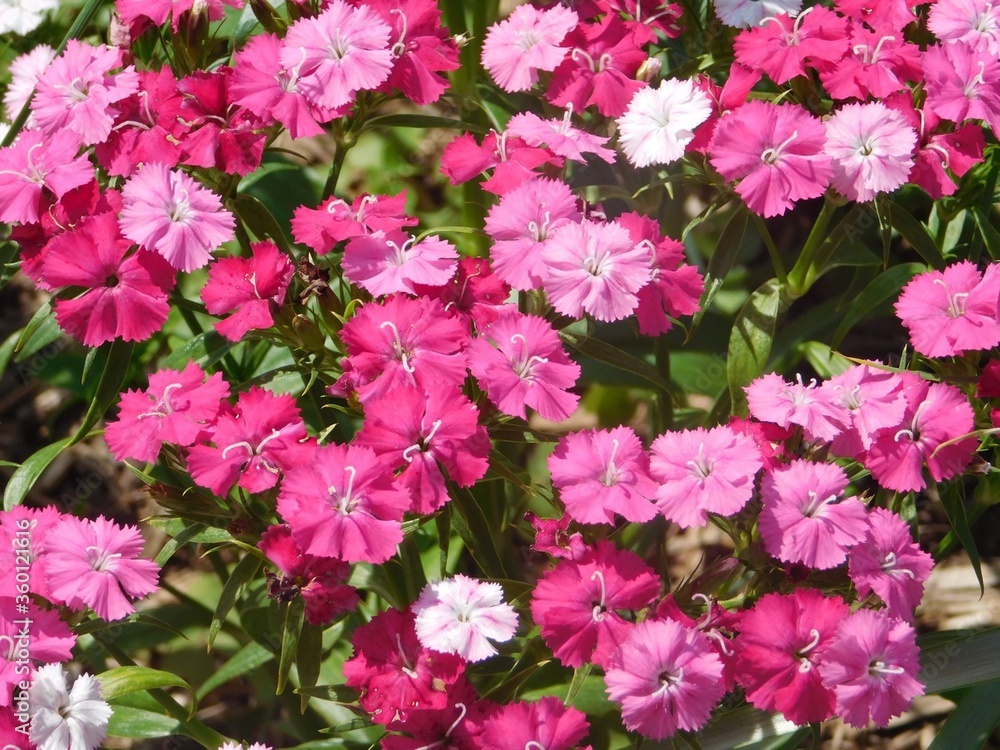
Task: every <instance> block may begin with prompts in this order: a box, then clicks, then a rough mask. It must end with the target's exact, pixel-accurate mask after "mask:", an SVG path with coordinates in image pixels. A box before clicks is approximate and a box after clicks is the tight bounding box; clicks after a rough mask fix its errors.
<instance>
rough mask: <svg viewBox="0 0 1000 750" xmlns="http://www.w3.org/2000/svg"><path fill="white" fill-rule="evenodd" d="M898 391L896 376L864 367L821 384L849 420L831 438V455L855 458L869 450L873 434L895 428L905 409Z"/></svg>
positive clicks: (903, 400) (904, 403)
mask: <svg viewBox="0 0 1000 750" xmlns="http://www.w3.org/2000/svg"><path fill="white" fill-rule="evenodd" d="M902 389H903V380H902V379H901V378H900V377H899V375H897V374H896V373H894V372H888V371H885V370H876V369H873V368H871V367H869V366H868V365H860V366H855V367H851V368H850V369H848V370H846V371H844V372H842V373H841V374H839V375H835V376H834V377H832V378H830V379H829V380H827V381H826V382H825V383H823V385H821V386H820V390H821V391H824V392H826V393H827V394H828V397H829V401H830V402H831V403H832V404H834V405H836V406H840V407H841V408H842V409H843V410H844V412H843V414H844V417H845V418H846V419H849V420H850V423H849V426H848V427H847V429H845V430H844V431H843V432H841V433H840V434H839V435H837V437H835V438H834V440H833V446H832V450H833V452H834V453H836V454H837V455H838V456H848V457H850V458H855V457H857V456H858V455H859V454H860V453H861V452H862V451H864V450H867V449H868V448H869V447H870V446H871V442H872V433H874V432H875V430H879V429H882V428H883V427H892V426H893V425H897V424H899V422H900V420H902V418H903V411H904V409H905V408H906V401H905V399H904V398H903V393H902Z"/></svg>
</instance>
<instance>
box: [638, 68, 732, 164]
mask: <svg viewBox="0 0 1000 750" xmlns="http://www.w3.org/2000/svg"><path fill="white" fill-rule="evenodd" d="M711 114H712V105H711V102H710V101H709V99H708V96H707V95H706V94H705V92H703V91H701V90H700V89H699V88H697V87H696V86H695V84H694V81H691V80H682V79H678V78H667V79H664V80H663V81H661V82H660V85H659V86H658V87H656V88H653V87H651V86H650V87H647V88H644V89H642V90H640V91H638V92H636V94H635V96H633V97H632V101H631V102H629V105H628V109H627V110H626V111H625V114H624V115H622V116H621V117H619V118H618V140H619V143H620V144H621V147H622V150H623V151H624V152H625V156H627V157H628V160H629V162H631V163H632V165H633V166H636V167H649V166H653V165H660V164H670V163H671V162H673V161H677V160H678V159H680V158H681V157H682V156H684V149H685V148H686V147H687V145H688V144H689V143H691V141H692V140H694V130H695V128H697V127H698V126H699V125H701V124H702V123H703V122H705V121H706V120H707V119H708V118H709V116H710V115H711Z"/></svg>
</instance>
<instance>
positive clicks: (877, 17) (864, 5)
mask: <svg viewBox="0 0 1000 750" xmlns="http://www.w3.org/2000/svg"><path fill="white" fill-rule="evenodd" d="M833 4H834V7H835V8H836V9H837V11H838V12H840V13H843V14H844V15H845V16H848V17H849V18H850V19H853V20H854V21H858V22H862V23H866V24H868V25H869V26H871V27H872V28H873V29H882V30H884V31H886V32H888V33H893V32H897V33H900V35H902V31H903V27H904V26H906V25H907V24H909V23H910V22H912V21H913V18H914V16H913V11H912V10H911V8H912V7H914V6H916V5H917V4H918V3H917V2H916V0H834V3H833Z"/></svg>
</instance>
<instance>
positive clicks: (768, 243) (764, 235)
mask: <svg viewBox="0 0 1000 750" xmlns="http://www.w3.org/2000/svg"><path fill="white" fill-rule="evenodd" d="M750 218H751V219H753V223H754V226H755V227H757V232H758V233H759V234H760V237H761V239H762V240H764V246H765V247H767V254H768V255H770V256H771V265H773V266H774V275H775V276H776V277H777V279H778V281H779V282H780V283H781V285H782V286H787V285H788V274H787V273H786V272H785V264H784V263H782V262H781V255H780V253H778V248H777V246H776V245H775V244H774V239H773V238H772V237H771V233H770V232H769V231H767V224H765V223H764V220H763V219H761V218H760V217H759V216H758V215H757V214H755V213H752V212H751V214H750Z"/></svg>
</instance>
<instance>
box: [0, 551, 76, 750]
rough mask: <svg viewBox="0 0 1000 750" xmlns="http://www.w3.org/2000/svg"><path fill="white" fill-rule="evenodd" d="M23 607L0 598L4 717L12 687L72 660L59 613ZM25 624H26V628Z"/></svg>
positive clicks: (72, 639) (71, 640) (0, 707)
mask: <svg viewBox="0 0 1000 750" xmlns="http://www.w3.org/2000/svg"><path fill="white" fill-rule="evenodd" d="M66 541H67V540H64V542H66ZM81 541H82V540H80V539H78V538H75V537H74V538H72V539H71V540H68V543H69V544H71V545H73V546H79V544H80V542H81ZM23 606H24V605H23V604H19V603H18V600H17V599H15V598H14V597H13V596H0V643H3V644H4V648H3V650H0V715H4V714H7V713H8V711H9V709H7V707H8V706H11V705H12V698H13V693H14V686H15V685H17V683H19V682H21V681H22V680H25V679H28V677H29V676H30V675H31V674H33V673H34V672H35V671H36V667H37V666H38V665H39V664H51V663H54V662H62V661H68V660H69V659H72V658H73V645H74V644H75V643H76V636H75V635H74V634H73V633H72V632H71V631H70V629H69V628H68V627H67V626H66V623H64V622H63V621H62V619H60V617H59V613H58V612H56V611H54V610H51V609H42V608H41V607H39V606H37V605H36V604H35V603H34V602H33V601H29V602H28V606H27V610H24V609H22V607H23ZM25 620H27V621H28V623H29V624H28V625H27V627H26V626H25ZM22 650H25V651H27V659H26V660H25V661H22V660H21V659H20V657H21V656H22V654H21V653H19V652H21V651H22ZM25 667H27V669H28V670H29V671H28V673H25V671H24V670H25ZM5 709H6V710H5ZM20 723H21V722H18V724H20ZM21 736H23V735H21ZM26 746H27V745H26ZM15 747H16V746H15ZM32 747H34V745H32Z"/></svg>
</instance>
